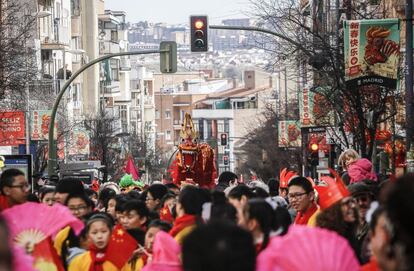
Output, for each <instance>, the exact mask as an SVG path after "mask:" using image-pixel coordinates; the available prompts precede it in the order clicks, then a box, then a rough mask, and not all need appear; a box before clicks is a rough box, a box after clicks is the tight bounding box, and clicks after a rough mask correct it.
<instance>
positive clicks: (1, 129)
mask: <svg viewBox="0 0 414 271" xmlns="http://www.w3.org/2000/svg"><path fill="white" fill-rule="evenodd" d="M19 144H25V118H24V112H23V111H14V112H0V146H18V145H19Z"/></svg>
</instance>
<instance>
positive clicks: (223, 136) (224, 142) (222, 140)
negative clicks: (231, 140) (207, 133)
mask: <svg viewBox="0 0 414 271" xmlns="http://www.w3.org/2000/svg"><path fill="white" fill-rule="evenodd" d="M220 145H221V146H227V134H226V133H223V134H221V135H220Z"/></svg>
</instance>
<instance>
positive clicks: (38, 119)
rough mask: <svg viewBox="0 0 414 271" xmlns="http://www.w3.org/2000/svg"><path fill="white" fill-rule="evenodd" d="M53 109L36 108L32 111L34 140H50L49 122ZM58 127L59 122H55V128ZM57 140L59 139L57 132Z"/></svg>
mask: <svg viewBox="0 0 414 271" xmlns="http://www.w3.org/2000/svg"><path fill="white" fill-rule="evenodd" d="M51 114H52V111H51V110H34V111H33V113H32V121H31V127H30V128H31V129H30V130H31V135H30V137H31V139H32V140H48V137H49V124H50V116H51ZM56 129H57V123H55V130H56ZM54 135H55V140H56V139H57V133H55V134H54Z"/></svg>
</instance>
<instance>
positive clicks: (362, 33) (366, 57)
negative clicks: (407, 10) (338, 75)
mask: <svg viewBox="0 0 414 271" xmlns="http://www.w3.org/2000/svg"><path fill="white" fill-rule="evenodd" d="M344 31H345V32H344V45H345V48H344V49H345V51H344V55H345V81H346V85H347V87H348V88H355V87H358V86H363V85H378V86H383V87H388V88H396V86H397V78H398V66H399V65H398V62H399V57H400V29H399V20H398V19H381V20H351V21H345V23H344Z"/></svg>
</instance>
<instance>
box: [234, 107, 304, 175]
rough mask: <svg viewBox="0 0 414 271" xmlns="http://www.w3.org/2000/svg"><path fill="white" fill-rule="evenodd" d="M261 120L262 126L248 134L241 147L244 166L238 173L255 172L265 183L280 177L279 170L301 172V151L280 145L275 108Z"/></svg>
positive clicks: (266, 112) (270, 109)
mask: <svg viewBox="0 0 414 271" xmlns="http://www.w3.org/2000/svg"><path fill="white" fill-rule="evenodd" d="M261 119H262V121H261V124H260V125H259V126H257V127H256V128H253V129H252V130H251V131H250V132H249V133H248V136H247V140H246V142H245V144H244V145H243V146H242V147H241V149H242V151H243V152H244V154H245V155H244V159H243V160H242V166H241V167H240V168H238V169H236V172H237V173H239V174H240V173H242V174H250V173H251V172H254V173H255V174H256V175H257V176H258V177H259V178H260V179H262V180H264V181H266V180H268V179H269V178H274V177H276V176H278V174H279V170H280V169H282V168H285V167H287V168H291V169H293V170H296V171H298V172H300V169H301V168H302V166H301V165H302V160H301V151H300V149H290V150H289V149H282V148H280V146H279V145H278V141H277V138H278V131H277V127H276V123H277V121H278V120H279V114H278V113H277V112H276V111H275V109H274V108H272V107H267V109H266V110H265V111H264V113H263V118H261Z"/></svg>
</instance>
